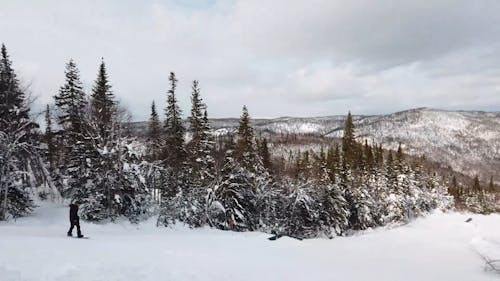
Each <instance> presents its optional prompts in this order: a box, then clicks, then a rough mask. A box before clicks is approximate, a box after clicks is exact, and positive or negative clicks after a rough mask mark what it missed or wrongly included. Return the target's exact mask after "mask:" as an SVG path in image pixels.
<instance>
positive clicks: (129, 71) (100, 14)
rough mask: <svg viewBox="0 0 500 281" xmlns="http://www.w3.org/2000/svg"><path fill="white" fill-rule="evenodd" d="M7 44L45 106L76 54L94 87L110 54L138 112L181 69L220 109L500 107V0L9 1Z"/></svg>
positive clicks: (186, 85)
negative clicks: (103, 63)
mask: <svg viewBox="0 0 500 281" xmlns="http://www.w3.org/2000/svg"><path fill="white" fill-rule="evenodd" d="M0 41H1V42H4V43H5V44H6V46H7V49H8V50H9V52H10V55H11V59H12V60H13V61H14V67H15V68H16V70H17V72H18V74H19V75H20V77H21V78H22V80H23V83H25V84H29V85H30V88H31V91H32V92H33V94H34V95H35V96H37V97H38V98H37V100H36V102H37V106H38V108H41V107H42V105H44V104H46V103H53V100H52V96H53V95H55V94H56V93H57V91H58V89H59V87H60V86H61V85H62V83H63V78H64V66H65V64H66V62H67V61H68V60H69V59H70V58H73V59H74V60H75V61H76V63H77V65H78V67H79V68H80V71H81V75H82V79H83V81H84V84H85V86H86V90H87V92H89V90H90V88H91V86H92V83H93V81H94V79H95V77H96V75H97V69H98V65H99V63H100V60H101V57H104V60H105V62H106V64H107V67H108V71H109V77H110V80H111V82H112V85H113V91H114V93H115V95H116V97H117V98H118V99H119V100H120V101H121V103H122V104H124V105H125V106H126V107H128V108H129V110H130V111H131V113H132V115H133V118H134V120H145V119H147V118H148V116H149V110H150V104H151V101H152V100H155V101H156V103H157V105H158V106H159V107H161V108H163V107H164V104H165V103H166V91H167V87H168V81H167V76H168V73H169V72H170V71H174V72H175V73H176V74H177V76H178V79H179V89H178V98H179V100H180V103H181V108H182V109H183V110H184V112H185V113H186V114H187V113H188V112H189V102H190V100H189V96H190V83H191V82H192V80H194V79H198V80H199V81H200V85H201V89H202V96H203V98H204V100H205V101H206V103H207V105H208V110H209V115H210V116H211V117H237V116H239V115H240V112H241V106H242V105H243V104H246V105H247V106H248V107H249V110H250V114H251V115H252V116H253V117H278V116H322V115H334V114H345V113H346V112H347V111H348V110H351V111H352V112H353V113H354V114H379V113H390V112H395V111H399V110H405V109H409V108H415V107H423V106H426V107H433V108H442V109H465V110H489V111H498V110H500V1H498V0H489V1H486V0H485V1H482V0H474V1H471V0H433V1H422V0H414V1H404V0H379V1H372V0H366V1H360V0H348V1H346V0H344V1H339V0H307V1H306V0H304V1H292V0H277V1H274V0H273V1H270V0H252V1H250V0H221V1H218V0H200V1H194V0H193V1H180V0H178V1H175V0H173V1H150V0H143V1H132V0H116V1H102V0H100V1H97V0H95V1H75V0H71V1H49V0H46V1H40V0H23V1H15V0H0Z"/></svg>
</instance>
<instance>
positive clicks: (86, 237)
mask: <svg viewBox="0 0 500 281" xmlns="http://www.w3.org/2000/svg"><path fill="white" fill-rule="evenodd" d="M68 238H75V239H89V238H90V237H88V236H83V237H78V236H68Z"/></svg>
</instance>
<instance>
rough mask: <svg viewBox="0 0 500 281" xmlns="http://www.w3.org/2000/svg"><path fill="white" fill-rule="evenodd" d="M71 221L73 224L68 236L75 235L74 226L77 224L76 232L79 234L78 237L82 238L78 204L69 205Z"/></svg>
mask: <svg viewBox="0 0 500 281" xmlns="http://www.w3.org/2000/svg"><path fill="white" fill-rule="evenodd" d="M69 222H70V223H71V226H70V228H69V231H68V236H73V227H75V226H76V232H77V234H78V236H77V237H78V238H82V237H83V235H82V232H81V230H80V217H79V216H78V205H76V204H70V205H69Z"/></svg>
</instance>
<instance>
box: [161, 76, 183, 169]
mask: <svg viewBox="0 0 500 281" xmlns="http://www.w3.org/2000/svg"><path fill="white" fill-rule="evenodd" d="M168 80H169V83H170V89H169V90H168V96H167V108H166V109H165V117H166V118H165V125H164V132H165V135H164V137H165V140H164V145H163V148H164V151H163V160H164V163H165V165H166V167H170V168H172V169H174V170H177V171H178V170H180V169H181V168H183V166H184V164H185V160H186V151H185V149H184V132H185V128H184V125H183V124H182V117H181V115H182V111H181V109H180V108H179V105H178V104H177V97H176V96H175V90H176V88H177V78H176V77H175V73H174V72H170V75H169V77H168Z"/></svg>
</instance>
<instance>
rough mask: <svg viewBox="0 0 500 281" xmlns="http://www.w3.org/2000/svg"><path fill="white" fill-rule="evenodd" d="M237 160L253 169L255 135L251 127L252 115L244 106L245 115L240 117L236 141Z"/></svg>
mask: <svg viewBox="0 0 500 281" xmlns="http://www.w3.org/2000/svg"><path fill="white" fill-rule="evenodd" d="M235 152H236V155H235V156H236V158H237V159H238V160H239V161H241V162H242V163H243V165H244V166H246V167H247V168H251V167H252V165H253V162H254V161H255V149H254V133H253V128H252V126H251V125H250V115H249V114H248V109H247V107H246V106H243V113H242V114H241V117H240V122H239V127H238V134H237V140H236V151H235Z"/></svg>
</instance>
